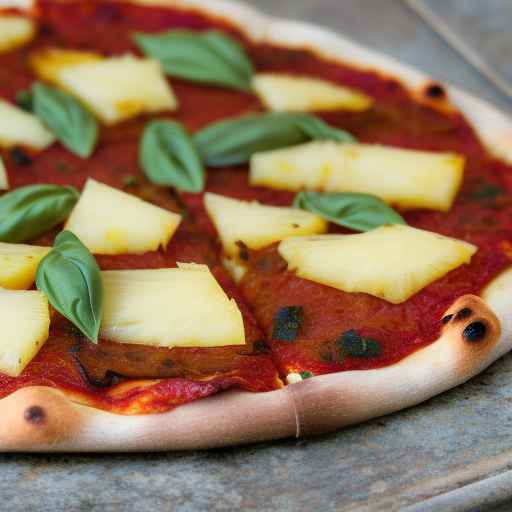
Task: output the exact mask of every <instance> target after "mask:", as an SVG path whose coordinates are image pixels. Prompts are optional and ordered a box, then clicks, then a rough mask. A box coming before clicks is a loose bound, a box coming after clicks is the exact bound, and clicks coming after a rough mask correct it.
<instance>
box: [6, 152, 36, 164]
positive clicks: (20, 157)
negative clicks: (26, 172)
mask: <svg viewBox="0 0 512 512" xmlns="http://www.w3.org/2000/svg"><path fill="white" fill-rule="evenodd" d="M11 158H12V159H13V160H14V163H15V164H16V165H20V166H24V165H31V164H32V158H30V157H29V156H28V155H27V154H26V153H25V151H23V150H22V149H21V148H13V149H11Z"/></svg>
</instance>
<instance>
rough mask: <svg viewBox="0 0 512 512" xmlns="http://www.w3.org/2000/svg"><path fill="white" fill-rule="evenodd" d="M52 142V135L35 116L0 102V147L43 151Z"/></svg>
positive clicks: (53, 138)
mask: <svg viewBox="0 0 512 512" xmlns="http://www.w3.org/2000/svg"><path fill="white" fill-rule="evenodd" d="M54 140H55V137H54V136H53V134H52V133H51V132H50V131H49V130H48V129H47V128H46V127H45V126H44V125H43V123H41V121H39V119H38V118H37V117H36V116H35V115H33V114H29V113H28V112H25V111H24V110H22V109H21V108H18V107H15V106H14V105H11V104H10V103H7V102H6V101H3V100H0V146H3V147H11V146H16V145H20V146H29V147H32V148H35V149H44V148H46V147H48V146H49V145H50V144H52V143H53V141H54Z"/></svg>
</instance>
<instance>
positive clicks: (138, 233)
mask: <svg viewBox="0 0 512 512" xmlns="http://www.w3.org/2000/svg"><path fill="white" fill-rule="evenodd" d="M180 222H181V215H178V214H176V213H173V212H170V211H168V210H165V209H163V208H160V207H158V206H155V205H153V204H151V203H148V202H146V201H142V200H141V199H139V198H138V197H136V196H133V195H131V194H128V193H126V192H123V191H121V190H118V189H116V188H113V187H109V186H107V185H104V184H103V183H99V182H98V181H95V180H93V179H89V180H87V182H86V184H85V187H84V189H83V192H82V195H81V197H80V200H79V201H78V203H77V205H76V207H75V208H74V210H73V211H72V212H71V215H70V217H69V219H68V222H67V224H66V229H68V230H69V231H72V232H73V233H75V235H77V236H78V237H79V238H80V240H81V241H82V242H83V243H84V244H85V245H86V246H87V247H88V248H89V250H90V251H92V252H94V253H96V254H123V253H143V252H147V251H156V250H157V249H158V248H159V247H160V246H163V247H166V246H167V244H168V242H169V240H170V239H171V237H172V235H173V234H174V232H175V231H176V229H177V228H178V225H179V224H180Z"/></svg>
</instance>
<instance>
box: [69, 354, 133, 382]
mask: <svg viewBox="0 0 512 512" xmlns="http://www.w3.org/2000/svg"><path fill="white" fill-rule="evenodd" d="M73 359H74V361H75V364H76V366H77V368H78V371H79V372H80V375H81V376H82V378H83V379H84V380H85V381H86V382H87V384H88V385H89V386H92V387H95V388H109V387H110V386H114V385H115V384H119V382H121V381H122V380H123V379H122V377H121V376H120V375H117V374H116V373H114V372H113V371H111V370H107V371H106V372H105V375H104V377H103V378H102V379H101V380H98V379H95V378H93V377H91V376H90V375H89V373H88V372H87V370H86V369H85V366H84V365H83V364H82V363H81V362H80V360H79V359H78V357H74V358H73Z"/></svg>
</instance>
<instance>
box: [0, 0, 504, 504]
mask: <svg viewBox="0 0 512 512" xmlns="http://www.w3.org/2000/svg"><path fill="white" fill-rule="evenodd" d="M212 1H214V0H212ZM251 3H252V4H254V5H255V6H257V7H261V8H262V9H263V10H265V11H267V12H269V13H273V14H276V15H280V16H286V17H291V18H299V19H300V18H302V19H305V20H309V21H311V22H315V23H319V24H323V25H326V26H330V28H332V29H335V30H338V31H340V32H343V33H345V34H347V35H349V36H351V37H353V38H354V39H357V40H358V41H360V42H362V43H364V44H366V45H368V46H371V47H374V48H377V49H379V50H381V51H384V52H386V53H389V54H392V55H394V56H397V57H399V58H401V59H402V60H404V61H406V62H409V63H412V64H414V65H416V66H418V67H420V68H423V69H425V70H427V71H429V72H430V73H432V74H433V75H434V76H436V77H437V78H440V79H448V80H449V81H451V82H454V83H457V84H459V85H462V86H465V87H466V88H467V89H469V90H471V91H472V92H475V93H476V94H479V95H481V96H484V97H486V98H488V99H489V100H491V101H493V102H495V103H496V104H499V105H500V106H501V107H503V108H504V109H507V108H508V109H510V103H508V102H507V101H506V100H505V99H504V98H502V97H501V96H500V95H499V94H497V93H494V92H493V90H492V88H491V86H490V85H489V84H487V83H486V82H485V81H484V80H483V79H481V78H479V77H478V76H477V75H476V74H475V73H474V71H473V70H472V69H471V68H470V67H468V66H467V65H465V64H464V63H463V62H462V61H461V60H460V59H459V57H458V56H457V55H456V54H455V53H453V52H452V51H450V50H449V49H448V48H447V47H446V45H445V44H444V43H443V42H442V41H440V40H439V39H438V38H437V37H436V36H434V35H433V34H432V33H431V32H430V31H429V30H428V29H427V28H426V27H425V26H424V25H422V23H421V22H420V21H419V20H418V19H417V18H416V17H415V15H414V14H413V13H412V12H410V11H409V10H407V9H406V8H405V7H404V6H403V5H402V3H401V2H400V1H399V0H315V1H314V2H313V1H312V0H252V1H251ZM429 3H430V4H431V5H432V6H433V7H435V8H436V9H438V10H439V12H442V13H444V14H445V15H446V18H447V19H448V20H450V21H451V22H453V23H454V25H453V26H454V27H455V26H456V25H457V24H458V25H457V26H461V27H463V28H464V27H465V28H466V30H465V33H466V35H467V36H468V38H469V39H470V40H471V42H472V44H474V45H475V46H476V47H478V48H481V49H482V51H485V52H486V54H488V55H489V58H492V60H493V62H495V63H496V65H499V66H500V68H501V70H502V72H503V73H508V74H509V75H510V59H509V52H508V51H507V50H508V49H509V48H511V45H512V34H511V32H510V30H508V29H509V26H510V22H511V21H512V15H511V13H510V10H511V7H510V3H508V2H507V1H505V0H486V2H482V1H481V0H463V1H462V0H429ZM461 20H462V21H461ZM511 431H512V356H510V355H509V356H505V357H504V358H503V359H501V360H500V361H498V362H497V363H495V364H494V365H493V366H492V367H491V368H490V369H489V370H488V371H487V372H485V373H484V374H482V375H480V376H478V377H476V378H475V379H473V380H472V381H471V382H469V383H467V384H466V385H464V386H461V387H459V388H457V389H454V390H452V391H450V392H448V393H445V394H443V395H441V396H439V397H437V398H434V399H432V400H429V401H428V402H426V403H424V404H422V405H420V406H418V407H416V408H413V409H410V410H407V411H403V412H401V413H398V414H394V415H391V416H388V417H385V418H381V419H378V420H374V421H372V422H369V423H367V424H365V425H361V426H357V427H353V428H350V429H346V430H344V431H341V432H339V433H337V434H333V435H329V436H323V437H321V438H318V439H313V440H307V441H296V440H287V441H282V442H275V443H268V444H260V445H255V446H250V447H243V448H232V449H225V450H214V451H209V452H191V453H164V454H147V455H138V454H132V455H81V456H74V455H70V456H62V455H57V456H47V455H41V456H36V455H32V456H24V455H17V454H12V455H3V456H1V457H0V463H1V466H2V473H1V477H0V496H1V498H2V506H1V509H2V510H9V511H11V512H16V511H25V510H30V511H31V512H38V511H48V510H52V511H53V510H55V511H60V510H66V511H69V512H74V511H91V512H99V511H101V512H111V511H117V510H122V511H126V512H130V511H137V512H145V511H152V512H153V511H155V510H173V511H179V512H181V511H183V512H185V511H197V510H211V511H213V510H219V511H223V510H234V509H240V510H248V511H251V510H260V511H267V510H268V511H283V512H287V511H294V512H295V511H310V510H321V511H322V512H330V511H335V510H347V511H362V510H379V511H385V510H397V509H399V508H401V507H403V506H405V505H409V504H413V503H417V502H419V501H421V500H422V499H425V498H428V497H430V496H433V495H436V494H438V493H441V492H444V491H447V490H450V489H454V488H456V487H458V486H461V485H464V484H466V483H471V482H474V481H475V480H478V479H480V478H482V477H484V476H488V475H494V474H499V473H501V472H503V471H504V470H506V469H510V468H511V467H512V435H510V433H511ZM500 510H510V509H509V508H503V509H500Z"/></svg>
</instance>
